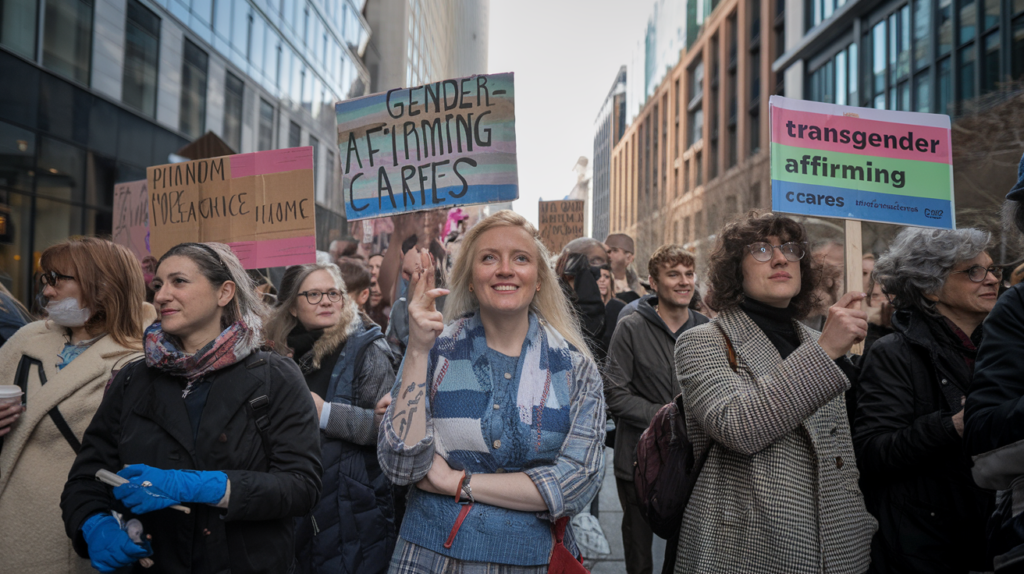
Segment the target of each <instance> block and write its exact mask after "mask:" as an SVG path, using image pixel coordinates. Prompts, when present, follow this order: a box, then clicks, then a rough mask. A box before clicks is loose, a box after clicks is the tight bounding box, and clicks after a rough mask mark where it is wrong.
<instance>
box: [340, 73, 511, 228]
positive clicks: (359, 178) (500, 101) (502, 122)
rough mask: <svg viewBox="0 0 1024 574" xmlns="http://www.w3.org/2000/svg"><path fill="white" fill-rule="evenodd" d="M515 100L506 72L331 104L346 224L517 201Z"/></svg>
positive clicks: (395, 90)
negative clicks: (422, 211) (439, 208)
mask: <svg viewBox="0 0 1024 574" xmlns="http://www.w3.org/2000/svg"><path fill="white" fill-rule="evenodd" d="M514 99H515V92H514V88H513V81H512V74H511V73H505V74H484V75H479V76H470V77H468V78H459V79H453V80H445V81H443V82H434V83H433V84H427V85H424V86H417V87H415V88H402V89H394V90H389V91H388V92H386V93H380V94H373V95H370V96H365V97H362V98H357V99H354V100H348V101H345V102H339V103H338V104H336V106H335V110H336V113H337V118H338V152H339V154H340V156H339V157H340V158H341V167H342V186H343V194H344V200H345V213H346V216H347V217H348V219H349V221H354V220H358V219H366V218H370V217H380V216H382V215H392V214H397V213H403V212H411V211H419V210H424V209H433V208H437V207H444V208H451V207H455V206H457V205H470V204H475V203H494V202H503V201H512V200H514V199H517V198H518V197H519V177H518V172H517V170H516V127H515V105H514Z"/></svg>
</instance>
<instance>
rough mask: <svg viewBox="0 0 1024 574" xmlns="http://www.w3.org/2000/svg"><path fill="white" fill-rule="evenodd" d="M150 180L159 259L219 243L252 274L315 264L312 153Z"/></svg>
mask: <svg viewBox="0 0 1024 574" xmlns="http://www.w3.org/2000/svg"><path fill="white" fill-rule="evenodd" d="M146 176H147V182H148V184H149V207H150V210H149V233H150V247H151V248H152V251H153V255H154V256H155V257H157V258H159V257H160V256H161V255H163V254H164V253H165V252H166V251H167V250H168V249H170V248H171V247H174V246H175V245H177V244H178V243H183V242H219V243H226V244H228V245H229V246H230V247H231V250H232V251H233V252H234V253H235V255H237V256H238V259H239V260H240V261H241V262H242V265H243V266H245V268H246V269H257V268H263V267H280V266H286V265H298V264H303V263H313V262H315V261H316V223H315V218H314V214H315V212H316V205H315V201H314V193H315V192H314V188H313V148H311V147H299V148H290V149H279V150H271V151H261V152H255V153H246V154H239V155H231V156H224V157H215V158H211V159H200V160H196V161H189V162H184V163H174V164H170V165H160V166H155V167H150V168H149V169H147V170H146Z"/></svg>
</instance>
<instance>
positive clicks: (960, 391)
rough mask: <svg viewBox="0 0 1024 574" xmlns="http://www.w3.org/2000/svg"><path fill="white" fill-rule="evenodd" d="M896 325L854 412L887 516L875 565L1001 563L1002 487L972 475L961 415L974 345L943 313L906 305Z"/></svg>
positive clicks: (866, 364)
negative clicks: (989, 546) (991, 520)
mask: <svg viewBox="0 0 1024 574" xmlns="http://www.w3.org/2000/svg"><path fill="white" fill-rule="evenodd" d="M893 326H894V328H895V330H896V331H895V332H894V333H892V334H890V335H886V336H885V337H882V338H881V339H879V340H878V341H877V342H876V343H875V344H874V345H873V346H872V347H871V350H870V352H869V353H868V355H867V356H866V357H865V358H864V361H863V365H862V371H861V376H860V380H859V385H858V401H857V409H856V413H855V416H854V428H853V445H854V448H855V449H856V452H857V463H858V466H859V467H860V471H861V483H862V484H861V486H862V488H863V491H864V498H865V502H866V503H867V507H868V510H869V511H870V512H871V513H872V514H874V515H875V517H876V518H877V519H878V532H877V533H876V534H875V538H874V540H873V541H872V547H871V570H870V571H871V572H906V573H922V572H927V573H933V572H949V573H954V572H965V573H966V572H968V571H970V570H975V571H987V570H991V568H992V565H991V560H989V559H987V558H986V542H985V523H986V520H987V519H988V517H989V516H990V515H991V513H992V509H993V506H994V493H993V492H992V491H988V490H982V489H981V488H978V487H977V486H975V484H974V481H973V480H972V479H971V474H970V461H969V459H968V457H967V456H966V455H965V454H964V445H963V440H962V439H961V438H960V435H959V434H958V433H957V432H956V428H955V427H954V425H953V419H952V417H953V415H954V414H955V413H957V412H958V411H960V409H961V399H962V398H963V397H964V396H965V395H966V394H967V391H968V390H969V388H970V380H971V369H970V368H969V367H968V363H967V362H966V361H965V360H964V355H965V353H966V355H967V356H970V355H971V353H970V351H968V350H967V349H966V348H965V347H964V345H962V344H961V343H960V341H959V340H958V339H957V338H956V335H954V334H953V332H952V330H950V329H949V327H948V326H946V324H945V321H944V320H943V319H941V318H936V317H930V316H927V315H925V314H924V313H923V312H920V311H900V312H897V313H896V314H895V316H894V317H893ZM979 332H980V329H979ZM977 336H978V334H977V333H976V335H975V337H977ZM976 342H977V340H975V343H976Z"/></svg>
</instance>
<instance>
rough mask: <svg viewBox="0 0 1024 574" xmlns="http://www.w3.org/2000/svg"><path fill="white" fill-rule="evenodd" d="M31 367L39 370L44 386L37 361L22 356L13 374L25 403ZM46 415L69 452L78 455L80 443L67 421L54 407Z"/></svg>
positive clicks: (41, 383) (43, 372) (44, 372)
mask: <svg viewBox="0 0 1024 574" xmlns="http://www.w3.org/2000/svg"><path fill="white" fill-rule="evenodd" d="M33 366H35V367H36V368H37V369H39V384H40V385H45V384H46V371H45V370H44V369H43V363H42V361H40V360H38V359H33V358H32V357H27V356H25V355H22V356H21V361H19V362H18V370H17V372H15V374H14V380H15V384H17V385H18V386H19V387H21V391H22V392H23V393H25V399H26V402H27V400H28V373H29V369H31V368H32V367H33ZM46 414H48V415H50V420H52V421H53V424H54V426H56V427H57V430H59V431H60V434H61V436H63V437H64V440H66V441H68V445H69V446H70V447H71V450H73V451H75V454H78V451H80V450H82V441H80V440H78V437H77V436H75V432H74V431H73V430H71V425H69V424H68V421H66V420H64V415H62V414H60V409H58V408H57V407H56V406H55V407H53V408H52V409H50V412H48V413H46Z"/></svg>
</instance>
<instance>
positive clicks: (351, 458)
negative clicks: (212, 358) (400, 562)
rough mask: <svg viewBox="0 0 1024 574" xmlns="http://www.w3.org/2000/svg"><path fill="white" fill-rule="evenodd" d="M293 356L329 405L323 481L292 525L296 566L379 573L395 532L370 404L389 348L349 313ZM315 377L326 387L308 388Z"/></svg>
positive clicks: (318, 571)
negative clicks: (313, 503)
mask: <svg viewBox="0 0 1024 574" xmlns="http://www.w3.org/2000/svg"><path fill="white" fill-rule="evenodd" d="M293 348H294V347H293ZM295 350H296V351H298V349H295ZM309 355H312V357H310V356H309ZM307 357H308V358H310V359H312V358H313V357H315V358H316V360H315V361H307V360H306V359H307ZM299 364H300V365H303V367H302V369H303V372H304V373H305V375H306V382H307V383H309V384H310V390H312V391H314V392H319V393H322V394H323V395H324V397H323V398H324V400H325V401H327V402H328V403H331V407H330V411H329V412H328V414H326V415H325V417H326V419H327V420H326V426H325V427H324V429H323V430H322V431H321V437H320V446H321V449H322V451H321V452H322V460H323V465H324V475H323V482H324V488H323V492H322V497H321V499H320V502H319V503H317V505H316V508H314V509H313V512H311V513H310V515H309V516H307V517H306V518H304V519H303V520H301V521H300V522H299V524H298V527H297V528H296V531H295V546H296V552H297V556H296V557H297V559H298V560H297V568H296V572H300V573H303V574H312V573H315V574H383V573H384V572H387V570H388V564H389V563H390V561H391V554H392V553H393V551H394V549H395V541H396V539H397V536H398V533H397V530H396V528H395V511H394V504H393V502H392V498H391V483H390V482H388V479H387V477H385V476H384V473H383V472H382V471H381V469H380V463H378V462H377V429H378V427H379V421H377V419H376V417H375V416H374V406H375V405H376V403H377V402H378V401H379V400H380V399H381V398H382V397H383V396H384V395H385V394H387V393H388V391H390V390H391V387H392V386H394V384H395V371H394V369H393V368H392V357H391V351H390V350H389V349H388V345H387V342H386V341H385V340H384V334H383V333H381V331H380V327H378V326H377V325H376V324H375V323H373V322H372V321H370V320H369V319H368V318H367V319H366V320H365V321H363V320H361V318H360V317H359V316H356V318H355V319H354V320H353V321H351V324H348V323H347V322H343V323H339V324H338V325H337V326H336V327H334V328H331V329H328V330H327V331H326V332H325V333H324V334H323V336H321V337H320V338H319V339H318V340H317V342H316V344H315V345H314V346H313V349H312V350H311V351H310V352H309V353H308V354H307V355H306V356H303V357H300V359H299ZM314 365H316V366H314ZM317 379H326V380H325V381H323V382H326V385H323V386H325V387H326V388H325V390H320V391H317V390H316V389H314V388H313V386H314V385H315V384H316V380H317Z"/></svg>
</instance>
